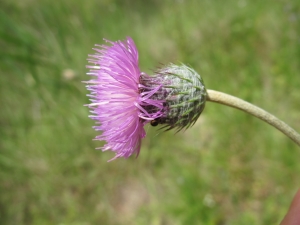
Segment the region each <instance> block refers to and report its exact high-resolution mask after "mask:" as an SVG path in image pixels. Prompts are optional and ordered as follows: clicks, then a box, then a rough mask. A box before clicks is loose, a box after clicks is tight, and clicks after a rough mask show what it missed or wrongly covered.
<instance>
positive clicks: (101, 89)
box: [86, 38, 164, 160]
mask: <svg viewBox="0 0 300 225" xmlns="http://www.w3.org/2000/svg"><path fill="white" fill-rule="evenodd" d="M107 42H108V43H109V44H110V45H109V46H107V45H96V46H97V48H94V50H95V51H96V53H94V54H92V55H89V59H88V62H89V63H90V64H93V65H88V66H87V68H89V69H90V71H89V73H87V74H88V75H91V76H95V79H92V80H90V81H87V82H86V83H87V84H88V85H87V89H88V90H89V91H90V92H91V94H89V95H88V96H89V97H91V102H92V103H90V104H89V105H88V106H89V107H90V109H91V113H92V114H93V115H92V116H90V117H91V118H92V119H94V120H96V121H97V124H98V125H97V126H95V127H94V128H95V130H97V131H102V134H101V135H99V136H97V137H96V138H95V139H96V140H102V141H106V144H105V145H104V146H103V147H101V148H100V149H102V150H103V151H106V150H112V151H114V152H115V153H116V155H115V157H114V158H112V159H111V160H114V159H116V158H119V157H125V158H127V157H129V156H130V155H131V154H133V153H134V152H136V154H137V156H138V154H139V152H140V147H141V139H142V138H144V137H145V135H146V134H145V130H144V125H145V124H146V123H148V122H149V121H151V120H154V119H156V118H159V117H160V116H161V115H162V111H163V108H164V106H163V103H164V100H161V99H151V98H150V97H151V96H152V95H153V94H155V93H156V92H157V91H158V89H159V88H160V87H161V85H159V84H158V85H156V86H153V87H146V86H144V85H143V84H141V83H140V80H141V77H143V79H149V78H147V77H148V75H147V74H145V73H142V72H141V71H140V68H139V65H138V51H137V48H136V46H135V44H134V42H133V40H132V39H131V38H127V40H126V41H117V42H111V41H107ZM148 107H149V108H151V110H149V111H147V110H145V108H148Z"/></svg>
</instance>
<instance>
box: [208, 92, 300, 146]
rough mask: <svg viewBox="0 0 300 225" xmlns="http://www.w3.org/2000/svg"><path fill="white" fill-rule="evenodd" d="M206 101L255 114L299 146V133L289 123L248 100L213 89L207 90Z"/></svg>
mask: <svg viewBox="0 0 300 225" xmlns="http://www.w3.org/2000/svg"><path fill="white" fill-rule="evenodd" d="M207 94H208V95H207V101H211V102H216V103H220V104H223V105H227V106H230V107H233V108H236V109H240V110H242V111H244V112H246V113H249V114H251V115H252V116H255V117H257V118H259V119H261V120H263V121H265V122H267V123H268V124H270V125H271V126H273V127H275V128H277V129H278V130H280V131H281V132H282V133H284V134H285V135H286V136H288V137H289V138H290V139H292V140H293V141H294V142H295V143H297V144H298V145H299V146H300V134H299V133H297V132H296V131H295V130H294V129H293V128H291V127H290V126H289V125H287V124H286V123H284V122H283V121H281V120H280V119H278V118H277V117H275V116H273V115H272V114H270V113H268V112H266V111H265V110H263V109H261V108H259V107H257V106H255V105H252V104H251V103H249V102H246V101H244V100H242V99H239V98H237V97H234V96H231V95H228V94H225V93H222V92H218V91H214V90H207Z"/></svg>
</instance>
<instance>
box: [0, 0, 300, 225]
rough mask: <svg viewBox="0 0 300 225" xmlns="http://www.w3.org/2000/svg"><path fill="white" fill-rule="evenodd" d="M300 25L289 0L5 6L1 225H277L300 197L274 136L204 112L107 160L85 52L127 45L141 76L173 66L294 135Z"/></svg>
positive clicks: (282, 145)
mask: <svg viewBox="0 0 300 225" xmlns="http://www.w3.org/2000/svg"><path fill="white" fill-rule="evenodd" d="M299 15H300V3H299V1H297V0H278V1H271V0H266V1H258V0H253V1H249V0H238V1H237V0H228V1H226V3H225V1H221V0H210V1H209V0H203V1H196V0H166V1H159V0H149V1H142V0H125V1H123V0H86V1H84V2H83V1H76V0H62V1H55V2H53V1H50V0H39V1H37V0H22V1H17V0H13V1H11V0H2V1H1V3H0V48H1V54H0V59H1V60H0V68H1V70H0V71H1V76H0V103H1V110H0V126H1V129H0V138H1V142H0V221H1V224H11V225H13V224H18V225H22V224H24V225H26V224H37V225H38V224H59V225H69V224H70V225H71V224H72V225H88V224H138V225H140V224H153V225H154V224H155V225H156V224H172V225H173V224H174V225H176V224H216V225H226V224H231V225H235V224H236V225H240V224H276V223H277V224H278V223H279V222H280V220H281V219H282V218H283V216H284V214H285V212H286V211H287V208H288V206H289V204H290V201H291V199H292V196H293V195H294V193H295V191H296V190H297V189H298V188H299V186H300V177H299V174H300V164H299V159H300V149H299V147H297V146H296V145H295V144H294V143H293V142H292V141H291V140H289V139H288V138H287V137H285V136H284V135H283V134H281V133H280V132H278V131H277V130H274V129H273V128H271V127H270V126H268V125H266V124H264V123H262V122H261V121H259V120H257V119H256V118H252V117H251V116H249V115H246V114H244V113H242V112H239V111H236V110H234V109H231V108H227V107H223V106H220V105H215V104H213V103H207V106H206V109H205V110H204V113H203V115H202V116H201V117H200V119H199V121H198V122H197V123H196V124H195V126H194V127H193V128H191V129H189V130H187V131H185V132H181V133H178V134H174V133H173V132H161V131H160V130H157V129H154V128H153V127H147V128H146V130H147V133H148V135H147V137H146V138H145V140H144V141H143V146H142V150H141V154H140V156H139V158H138V159H135V157H131V158H130V159H128V160H125V159H118V160H116V161H113V162H111V163H107V162H106V161H107V160H108V159H110V158H111V157H112V156H113V154H112V153H109V152H105V153H102V152H100V151H94V148H95V147H98V146H100V145H101V144H102V143H100V142H94V141H92V139H93V137H94V136H96V132H95V131H94V130H93V129H92V128H91V127H92V126H93V121H91V120H90V119H89V118H88V114H89V112H88V109H87V108H86V107H83V105H84V104H86V103H88V98H87V97H86V94H87V92H86V90H85V87H84V85H83V84H82V83H81V81H82V80H87V79H88V77H87V76H86V75H85V73H86V71H87V70H86V68H85V65H86V58H87V55H88V54H89V53H92V47H93V46H94V44H96V43H98V44H101V43H103V40H102V39H103V38H106V39H110V40H120V39H125V37H126V36H131V37H132V38H133V39H134V40H135V42H136V44H137V47H138V49H139V52H140V66H141V68H142V70H143V71H145V72H147V73H149V74H151V72H152V71H153V69H154V68H155V67H157V66H160V65H161V64H165V63H169V62H173V63H178V62H184V63H186V64H188V65H190V66H192V67H193V68H194V69H196V70H197V71H198V72H199V73H200V74H201V75H202V77H203V78H204V81H205V83H206V86H207V88H209V89H216V90H219V91H224V92H227V93H229V94H233V95H236V96H238V97H241V98H243V99H245V100H247V101H250V102H252V103H254V104H257V105H258V106H260V107H262V108H264V109H266V110H267V111H269V112H272V113H274V114H275V115H276V116H278V117H279V118H281V119H283V120H284V121H286V122H287V123H288V124H291V125H292V126H293V127H294V128H295V129H298V130H300V117H299V112H300V104H299V101H300V93H299V91H298V89H299V86H300V73H299V71H300V63H299V58H300V39H299V37H300V27H299V23H300V17H299Z"/></svg>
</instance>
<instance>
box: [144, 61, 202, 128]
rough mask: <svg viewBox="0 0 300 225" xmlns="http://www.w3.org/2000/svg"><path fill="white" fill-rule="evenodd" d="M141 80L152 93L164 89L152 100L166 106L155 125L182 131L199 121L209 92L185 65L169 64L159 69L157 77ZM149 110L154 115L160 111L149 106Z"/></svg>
mask: <svg viewBox="0 0 300 225" xmlns="http://www.w3.org/2000/svg"><path fill="white" fill-rule="evenodd" d="M141 79H142V81H141V83H142V84H143V85H145V86H147V87H151V88H152V89H154V87H157V86H158V85H160V88H159V89H158V91H156V92H155V93H154V94H153V95H152V96H151V99H152V100H153V101H162V102H163V105H164V107H163V112H161V114H162V115H161V116H160V117H159V118H156V119H155V120H154V121H151V124H154V125H157V124H162V125H164V126H163V128H166V130H170V129H173V128H175V129H177V130H178V131H179V130H181V129H183V128H185V129H187V128H189V127H191V126H192V125H193V124H194V123H195V122H196V121H197V119H198V118H199V116H200V114H201V113H202V111H203V109H204V106H205V101H206V89H205V86H204V83H203V80H202V78H201V76H200V75H199V74H198V73H197V72H196V71H195V70H193V69H191V68H189V67H188V66H186V65H184V64H182V65H180V66H177V65H174V64H169V65H168V66H166V67H164V68H161V69H158V70H157V71H156V72H155V75H153V76H151V77H149V76H142V77H141ZM146 110H147V111H148V112H152V111H156V110H157V109H156V108H155V107H154V106H153V105H152V106H151V105H149V106H148V107H147V108H146Z"/></svg>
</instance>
